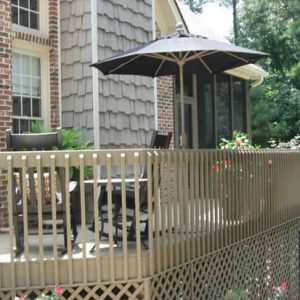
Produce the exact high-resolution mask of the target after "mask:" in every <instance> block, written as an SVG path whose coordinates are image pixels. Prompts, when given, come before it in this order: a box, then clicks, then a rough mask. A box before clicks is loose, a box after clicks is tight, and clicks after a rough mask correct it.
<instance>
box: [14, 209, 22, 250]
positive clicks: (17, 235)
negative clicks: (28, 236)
mask: <svg viewBox="0 0 300 300" xmlns="http://www.w3.org/2000/svg"><path fill="white" fill-rule="evenodd" d="M20 219H21V220H19V218H18V214H15V215H14V227H15V239H16V251H15V253H16V255H17V256H18V255H20V254H21V253H22V252H23V251H24V230H23V223H22V218H20Z"/></svg>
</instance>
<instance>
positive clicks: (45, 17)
mask: <svg viewBox="0 0 300 300" xmlns="http://www.w3.org/2000/svg"><path fill="white" fill-rule="evenodd" d="M38 7H39V29H33V28H29V27H26V26H22V25H18V24H15V23H12V30H13V31H18V32H24V33H31V34H33V35H35V36H40V37H45V38H48V36H49V9H48V0H38Z"/></svg>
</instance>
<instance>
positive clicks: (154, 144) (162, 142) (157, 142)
mask: <svg viewBox="0 0 300 300" xmlns="http://www.w3.org/2000/svg"><path fill="white" fill-rule="evenodd" d="M171 139H172V133H171V132H169V133H168V134H159V133H158V131H157V130H155V131H154V132H153V135H152V139H151V143H150V147H149V148H150V149H168V148H169V146H170V142H171ZM158 173H160V170H159V171H158ZM152 174H153V167H152ZM152 176H153V175H152ZM142 178H147V166H145V167H144V171H143V173H142ZM152 182H154V180H153V178H152ZM158 182H159V183H160V176H159V178H158ZM153 188H154V187H152V189H153ZM140 203H141V206H143V205H146V204H147V185H146V184H144V185H142V187H141V188H140Z"/></svg>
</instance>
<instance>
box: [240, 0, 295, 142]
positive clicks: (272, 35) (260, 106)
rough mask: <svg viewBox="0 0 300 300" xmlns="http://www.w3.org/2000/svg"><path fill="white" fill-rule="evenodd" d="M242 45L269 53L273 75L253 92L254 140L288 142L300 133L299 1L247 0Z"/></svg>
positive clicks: (267, 63) (267, 65)
mask: <svg viewBox="0 0 300 300" xmlns="http://www.w3.org/2000/svg"><path fill="white" fill-rule="evenodd" d="M239 20H240V21H241V22H240V24H239V44H241V45H243V46H247V47H250V48H254V49H257V50H261V51H264V52H268V53H269V54H270V58H268V59H265V60H264V61H263V62H262V64H263V66H264V68H265V69H266V70H267V71H268V72H269V74H270V76H269V77H268V78H267V79H265V80H264V82H263V84H262V85H261V86H259V87H256V88H255V89H253V91H252V99H251V100H252V124H253V141H254V142H255V143H259V144H262V145H267V141H268V140H269V139H271V138H275V139H276V140H282V141H287V140H290V139H291V138H292V137H293V136H295V135H296V134H298V133H300V80H299V79H300V64H299V61H300V43H299V40H300V2H299V1H298V0H276V1H269V0H245V1H244V4H243V6H242V9H241V10H240V11H239Z"/></svg>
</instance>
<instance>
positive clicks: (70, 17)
mask: <svg viewBox="0 0 300 300" xmlns="http://www.w3.org/2000/svg"><path fill="white" fill-rule="evenodd" d="M90 3H91V2H90V1H85V0H73V1H68V0H62V1H61V61H62V73H61V74H62V125H63V127H69V128H72V127H78V128H80V129H81V132H82V137H84V138H86V139H88V140H89V141H93V130H92V129H93V105H92V104H93V99H92V92H93V81H92V69H91V68H90V66H89V65H90V64H91V63H92V45H91V43H92V38H91V36H92V34H91V33H92V31H91V7H90ZM151 5H152V2H151V0H98V1H97V31H98V32H97V38H98V58H99V60H102V59H104V58H107V57H110V56H112V55H115V54H116V53H118V52H121V51H125V50H128V49H130V48H132V47H135V46H137V45H139V44H142V43H145V42H147V41H150V40H151V39H152V7H151ZM98 75H99V77H98V78H99V80H98V85H99V86H98V88H99V120H100V129H99V130H100V144H101V147H102V148H110V147H113V148H116V147H126V148H128V147H140V146H143V145H145V144H147V143H148V142H149V140H150V136H151V131H152V130H153V129H154V89H153V79H150V78H145V77H139V76H119V75H114V76H104V75H102V74H101V72H99V73H98Z"/></svg>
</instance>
